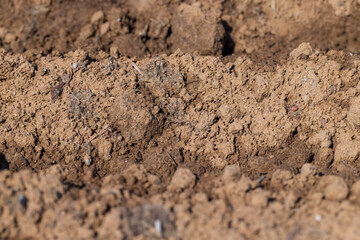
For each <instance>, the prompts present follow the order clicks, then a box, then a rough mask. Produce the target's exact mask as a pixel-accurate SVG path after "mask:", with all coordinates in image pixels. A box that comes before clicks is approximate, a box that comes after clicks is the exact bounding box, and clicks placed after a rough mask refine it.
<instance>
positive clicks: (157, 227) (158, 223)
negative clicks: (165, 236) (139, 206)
mask: <svg viewBox="0 0 360 240" xmlns="http://www.w3.org/2000/svg"><path fill="white" fill-rule="evenodd" d="M154 225H155V226H154V227H155V231H156V232H157V233H158V234H159V235H160V236H161V235H162V233H163V227H162V223H161V221H160V220H159V219H156V220H155V223H154Z"/></svg>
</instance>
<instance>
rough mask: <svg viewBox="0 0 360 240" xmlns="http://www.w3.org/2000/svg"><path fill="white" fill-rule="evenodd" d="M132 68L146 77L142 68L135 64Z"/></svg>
mask: <svg viewBox="0 0 360 240" xmlns="http://www.w3.org/2000/svg"><path fill="white" fill-rule="evenodd" d="M132 66H133V67H134V68H135V70H136V71H138V72H139V73H140V74H141V75H142V76H144V73H143V72H142V71H141V70H140V68H139V67H138V66H137V65H136V64H135V63H133V64H132Z"/></svg>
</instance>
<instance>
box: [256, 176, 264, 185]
mask: <svg viewBox="0 0 360 240" xmlns="http://www.w3.org/2000/svg"><path fill="white" fill-rule="evenodd" d="M265 178H266V175H262V176H260V177H259V178H258V179H257V180H256V181H257V182H258V183H261V182H262V181H263V180H264V179H265Z"/></svg>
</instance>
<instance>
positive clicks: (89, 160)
mask: <svg viewBox="0 0 360 240" xmlns="http://www.w3.org/2000/svg"><path fill="white" fill-rule="evenodd" d="M84 161H85V164H86V166H88V167H89V166H90V165H91V163H92V161H91V157H90V156H85V158H84Z"/></svg>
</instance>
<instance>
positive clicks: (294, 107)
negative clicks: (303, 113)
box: [290, 105, 299, 112]
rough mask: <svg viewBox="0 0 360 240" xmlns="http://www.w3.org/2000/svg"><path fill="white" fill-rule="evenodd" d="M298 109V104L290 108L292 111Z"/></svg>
mask: <svg viewBox="0 0 360 240" xmlns="http://www.w3.org/2000/svg"><path fill="white" fill-rule="evenodd" d="M297 110H299V108H298V106H296V105H294V106H292V107H291V108H290V111H292V112H296V111H297Z"/></svg>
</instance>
